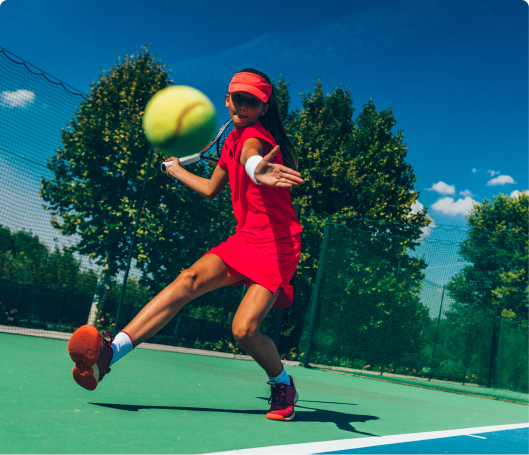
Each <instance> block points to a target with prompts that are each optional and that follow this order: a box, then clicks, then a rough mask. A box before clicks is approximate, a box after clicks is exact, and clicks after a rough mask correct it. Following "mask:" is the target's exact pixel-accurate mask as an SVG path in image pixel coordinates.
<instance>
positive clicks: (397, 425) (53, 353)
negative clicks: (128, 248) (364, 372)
mask: <svg viewBox="0 0 529 455" xmlns="http://www.w3.org/2000/svg"><path fill="white" fill-rule="evenodd" d="M66 345H67V342H66V341H65V340H56V339H45V338H39V337H31V336H24V335H14V334H4V333H0V346H1V348H0V368H1V370H2V373H3V374H2V387H1V391H0V422H1V424H0V441H1V443H0V451H1V453H212V452H223V451H237V452H239V453H250V450H251V452H253V453H527V427H528V426H529V425H528V421H529V418H528V407H527V406H526V405H522V404H516V403H510V402H505V401H497V400H490V399H485V398H478V397H473V396H468V395H461V394H455V393H448V392H442V391H437V390H430V389H424V388H419V387H411V386H406V385H400V384H394V383H389V382H385V381H378V380H373V379H364V378H359V377H353V376H348V375H343V374H335V373H330V372H324V371H318V370H310V369H304V368H299V367H292V366H291V367H287V368H288V372H289V374H291V375H292V376H293V378H294V380H295V381H296V386H297V388H298V390H299V394H300V401H299V403H298V406H297V407H296V419H295V421H293V422H277V421H270V420H267V419H266V418H265V413H266V410H267V409H268V404H267V399H268V396H269V388H268V386H267V385H266V376H265V375H264V374H263V372H262V371H261V369H260V368H259V366H258V365H257V364H256V363H255V362H252V361H245V360H235V359H226V358H217V357H209V356H201V355H189V354H180V353H174V352H163V351H153V350H147V349H137V350H135V351H134V352H133V353H131V354H130V355H129V356H127V357H126V358H125V359H123V360H121V361H120V362H119V363H117V364H116V365H114V368H113V369H112V373H110V374H109V375H108V376H106V377H105V379H104V380H103V381H102V382H101V384H100V385H99V386H98V388H97V389H96V390H95V391H94V392H88V391H86V390H84V389H82V388H80V387H79V386H78V385H77V384H76V383H75V382H74V381H73V379H72V378H71V368H72V366H73V363H72V362H71V360H70V359H69V357H68V353H67V349H66ZM500 426H501V427H500ZM448 430H450V431H451V432H449V431H448ZM440 432H444V433H440ZM418 434H421V435H418ZM469 435H472V436H469ZM485 438H486V439H485ZM277 446H279V447H277ZM524 448H525V451H521V450H523V449H524ZM237 452H236V453H237Z"/></svg>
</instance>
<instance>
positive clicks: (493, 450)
mask: <svg viewBox="0 0 529 455" xmlns="http://www.w3.org/2000/svg"><path fill="white" fill-rule="evenodd" d="M495 429H496V430H495ZM325 447H327V448H334V449H336V448H338V447H340V448H341V449H339V450H324V451H321V449H324V448H325ZM221 453H222V454H223V455H264V454H270V455H273V454H278V455H279V454H297V455H323V454H361V453H362V454H364V453H365V454H489V453H490V454H527V453H529V424H522V425H500V426H496V427H482V428H481V429H480V428H468V429H463V430H448V431H436V432H427V433H415V434H401V435H393V436H381V437H366V438H356V439H344V440H337V441H325V442H319V443H311V444H292V445H283V446H272V447H262V448H256V449H250V450H234V451H230V452H221ZM210 455H216V454H210ZM218 455H220V453H219V454H218Z"/></svg>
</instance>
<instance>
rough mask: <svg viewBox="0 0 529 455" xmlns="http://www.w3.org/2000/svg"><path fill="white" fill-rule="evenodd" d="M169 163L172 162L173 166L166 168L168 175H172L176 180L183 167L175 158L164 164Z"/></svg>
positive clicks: (168, 159)
mask: <svg viewBox="0 0 529 455" xmlns="http://www.w3.org/2000/svg"><path fill="white" fill-rule="evenodd" d="M168 161H172V164H171V165H170V166H167V167H166V172H165V173H166V174H167V175H170V176H171V177H174V178H176V174H177V172H178V170H179V169H182V166H180V160H179V159H178V158H176V157H174V156H172V157H171V158H167V159H166V160H165V161H164V163H167V162H168Z"/></svg>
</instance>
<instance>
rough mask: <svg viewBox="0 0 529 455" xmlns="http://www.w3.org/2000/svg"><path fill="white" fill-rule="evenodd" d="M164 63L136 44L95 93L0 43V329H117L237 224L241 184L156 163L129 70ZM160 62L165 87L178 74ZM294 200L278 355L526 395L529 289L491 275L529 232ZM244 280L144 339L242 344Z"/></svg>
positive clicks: (278, 317) (448, 386)
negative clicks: (212, 193)
mask: <svg viewBox="0 0 529 455" xmlns="http://www.w3.org/2000/svg"><path fill="white" fill-rule="evenodd" d="M147 56H148V54H147ZM142 58H143V60H142ZM141 65H144V66H143V67H141ZM154 66H155V63H153V60H151V57H150V56H148V57H141V55H138V56H136V58H135V59H132V57H131V58H130V59H127V60H126V62H125V64H124V65H122V66H121V67H120V68H119V71H122V72H123V73H122V74H121V73H120V74H121V75H120V77H121V80H123V81H125V82H124V83H123V86H122V87H121V89H120V90H119V91H109V92H104V93H105V95H104V96H100V95H99V94H98V93H99V92H96V91H94V90H92V92H91V94H90V96H88V95H85V94H81V93H79V92H77V91H75V90H73V89H71V88H70V87H68V86H66V85H65V84H62V83H60V82H59V81H56V80H55V79H53V78H51V77H50V76H48V75H46V74H45V73H43V72H42V71H40V70H37V69H35V68H34V67H32V66H30V65H28V64H27V63H25V62H23V61H22V60H20V59H18V58H16V57H14V56H13V55H12V54H9V53H8V52H7V51H4V50H3V49H1V48H0V69H1V72H0V74H1V76H0V193H1V194H2V203H1V204H0V331H3V332H8V333H18V334H28V335H37V336H53V337H58V338H67V337H68V336H69V334H70V333H72V332H73V331H74V330H75V329H76V328H78V327H79V326H81V325H83V324H86V323H89V324H94V325H96V326H97V327H98V328H99V329H100V330H103V329H106V330H109V331H110V332H114V333H116V332H117V330H119V329H122V328H123V327H124V326H125V325H126V324H127V323H128V322H129V321H130V320H131V319H132V318H134V316H135V315H136V314H138V312H139V311H140V310H141V309H142V308H143V307H144V306H145V304H146V303H148V302H149V301H150V299H152V298H153V297H154V296H155V295H156V294H157V293H158V292H160V291H161V290H162V289H163V288H164V287H165V286H167V285H168V284H169V283H171V282H172V281H173V280H174V279H175V278H176V277H177V276H178V274H179V273H180V272H181V271H182V270H184V269H186V268H188V267H189V266H190V265H191V264H193V263H194V262H195V261H196V260H197V259H199V258H200V257H201V256H202V255H203V254H204V253H205V252H206V251H208V250H209V249H210V248H212V247H213V246H216V245H218V244H219V243H221V242H222V241H224V240H225V239H226V238H227V237H228V236H229V235H230V234H231V233H232V232H233V231H234V227H235V220H234V217H233V213H232V206H231V195H230V192H229V188H227V189H226V190H225V191H223V192H222V193H221V194H220V195H219V196H218V197H217V198H216V199H215V200H214V201H207V200H206V199H204V198H203V197H202V196H200V195H198V194H196V193H195V192H193V191H192V190H189V189H188V188H186V187H185V186H184V185H182V184H180V183H178V182H177V181H175V180H174V179H172V178H168V177H167V176H166V175H165V174H163V173H161V172H160V170H159V165H160V163H161V162H162V161H163V159H164V158H166V157H164V156H161V155H160V154H159V153H158V152H157V151H156V150H155V149H153V148H152V147H151V146H150V145H149V144H148V142H147V141H146V138H145V135H144V133H143V130H142V127H141V115H142V109H143V108H144V106H145V104H146V103H147V101H148V98H149V97H150V96H151V95H152V94H151V93H150V92H149V90H146V89H145V88H144V89H143V90H144V92H142V93H144V95H142V96H143V98H142V97H139V98H137V99H136V98H134V103H131V102H130V100H131V99H133V98H131V96H132V94H134V93H135V90H138V86H137V84H138V83H139V82H138V80H136V79H135V73H134V71H140V70H141V71H144V72H147V71H148V70H149V68H151V67H154ZM138 68H139V69H138ZM158 69H160V68H159V67H158ZM116 71H118V70H116ZM113 74H114V76H115V73H113ZM106 77H107V76H103V77H102V78H101V79H100V81H99V85H100V86H104V85H105V81H106V79H105V78H106ZM152 77H153V78H154V79H152V81H150V82H149V84H152V87H153V90H156V89H159V88H162V87H163V86H164V84H169V83H172V81H170V80H168V79H167V78H166V74H164V73H163V71H158V72H156V73H155V74H154V76H152ZM156 78H158V79H156ZM143 79H147V80H148V77H144V78H143ZM127 81H128V82H127ZM148 81H149V80H148ZM149 87H150V85H149ZM98 96H99V98H98ZM88 124H89V125H92V126H93V128H92V129H90V128H88V129H84V126H86V125H88ZM212 169H213V168H212V164H211V163H208V162H199V163H196V164H193V165H191V166H190V167H189V170H190V171H191V172H193V173H195V174H197V175H201V176H204V177H208V176H209V175H210V173H211V172H212ZM46 208H47V210H45V209H46ZM296 209H297V211H298V217H300V219H301V222H302V225H303V229H304V232H303V234H302V254H301V258H300V263H299V266H298V269H297V271H296V274H295V276H294V279H293V282H292V284H293V286H294V289H295V291H294V304H293V305H292V306H291V307H289V308H286V309H279V310H272V311H271V312H270V314H269V315H268V316H267V318H266V319H265V321H264V323H263V327H262V329H263V331H264V332H265V333H267V334H269V335H270V336H271V337H272V338H273V340H274V342H275V343H276V345H277V347H278V350H279V352H280V354H281V357H282V359H283V360H285V361H291V362H294V363H295V364H299V365H301V366H307V367H318V368H324V369H333V370H336V371H339V372H342V373H346V374H355V375H361V376H365V377H377V378H382V379H386V380H391V381H398V382H402V383H408V384H413V385H420V386H425V387H435V388H440V389H444V390H450V391H459V392H465V393H470V394H475V395H483V396H489V397H495V398H503V399H510V400H514V401H523V402H526V401H527V364H528V362H527V292H523V293H520V292H518V293H516V292H514V291H512V289H511V288H509V287H507V288H504V287H502V286H500V285H499V284H498V282H494V280H493V281H490V280H489V281H487V277H488V276H489V275H490V276H496V275H498V274H499V273H500V272H501V273H510V272H511V271H512V270H518V271H520V270H522V269H523V267H526V261H527V238H526V237H525V239H524V240H523V242H525V243H523V242H522V244H523V245H524V246H522V247H521V250H523V251H522V254H521V255H520V254H519V255H518V256H519V257H522V258H525V259H524V260H525V262H523V261H522V262H521V263H518V262H517V263H512V260H511V259H509V255H508V254H506V250H505V249H506V248H507V247H508V246H509V245H511V244H515V245H520V242H518V243H516V242H514V243H513V242H510V243H509V241H507V240H506V241H505V242H504V245H503V244H494V245H495V247H494V248H493V247H491V249H490V250H487V251H485V253H484V254H483V257H482V258H480V259H479V261H478V263H476V264H470V263H468V262H465V261H464V260H463V257H462V256H461V255H460V250H461V248H462V247H463V246H464V244H465V241H466V239H467V232H466V231H465V230H461V229H446V228H444V227H440V226H438V227H433V228H423V229H422V230H421V228H420V227H417V226H411V225H404V224H397V223H383V222H378V221H373V220H366V219H353V218H351V219H345V218H344V219H340V218H339V217H336V216H328V215H321V214H320V215H318V214H315V213H313V212H311V211H310V210H305V211H300V209H299V206H297V207H296ZM63 223H68V224H69V226H70V227H69V228H68V229H63V230H62V231H61V230H60V229H58V227H60V225H61V224H63ZM79 232H81V233H82V235H81V234H79ZM488 235H489V233H484V234H483V236H484V237H483V239H482V240H483V244H485V245H486V244H487V239H488V237H487V236H488ZM511 240H512V239H511ZM500 243H501V242H500ZM509 261H511V262H509ZM524 264H525V265H524ZM465 267H471V268H472V267H474V268H473V269H472V270H470V271H468V270H467V272H468V273H467V275H465V277H466V278H465V279H463V278H462V275H461V273H462V272H463V271H465V270H466V269H465ZM468 277H470V278H468ZM524 279H525V287H526V288H527V276H526V274H525V278H524ZM465 280H466V281H465ZM469 282H471V283H474V284H473V287H471V288H468V286H467V284H468V283H469ZM465 283H466V284H465ZM483 283H485V284H486V283H488V284H487V285H486V286H485V285H484V284H483ZM500 284H501V283H500ZM465 286H467V287H465ZM480 286H481V287H480ZM244 291H245V288H244V287H241V286H239V287H227V288H224V289H220V290H218V291H215V292H212V293H209V294H206V295H204V296H202V297H200V298H198V299H196V300H195V301H194V302H192V303H191V304H189V305H187V306H185V307H184V309H183V310H182V311H181V312H180V313H179V314H178V315H177V316H176V317H175V318H173V320H171V321H170V322H169V323H168V324H167V325H166V326H165V327H164V328H163V329H162V330H161V331H160V332H159V333H157V334H156V335H155V336H154V337H153V338H151V339H150V340H149V342H151V343H158V344H165V345H170V346H181V347H184V348H199V349H208V350H214V351H223V352H227V353H231V354H235V355H236V354H244V352H243V351H242V350H241V349H240V348H239V347H238V346H237V344H236V343H235V341H234V338H233V335H232V332H231V321H232V319H233V316H234V314H235V312H236V310H237V307H238V305H239V303H240V301H241V298H242V297H243V295H244ZM502 292H503V293H504V294H502ZM513 299H514V300H515V301H514V300H513ZM502 302H503V303H502ZM512 308H518V310H517V312H516V313H513V312H512V311H511V312H509V311H510V310H508V309H512Z"/></svg>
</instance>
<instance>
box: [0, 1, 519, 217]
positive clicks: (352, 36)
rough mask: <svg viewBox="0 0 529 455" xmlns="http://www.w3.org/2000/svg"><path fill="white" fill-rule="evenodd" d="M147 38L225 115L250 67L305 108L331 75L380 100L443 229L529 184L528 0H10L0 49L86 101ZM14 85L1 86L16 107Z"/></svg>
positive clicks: (0, 24) (179, 79)
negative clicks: (305, 97)
mask: <svg viewBox="0 0 529 455" xmlns="http://www.w3.org/2000/svg"><path fill="white" fill-rule="evenodd" d="M148 43H153V46H152V48H151V49H152V52H154V53H156V54H158V55H159V56H160V57H161V59H162V60H163V61H164V62H165V63H167V64H168V67H169V68H170V69H172V70H173V72H174V80H175V83H177V84H186V85H192V86H195V87H197V88H198V89H200V90H202V91H204V92H205V93H206V94H207V95H208V96H209V97H210V98H211V100H212V101H213V102H214V103H215V105H216V106H217V109H218V111H219V117H220V118H223V117H224V116H225V115H224V112H223V111H224V109H225V108H224V107H223V103H222V100H223V97H224V93H225V91H226V87H227V84H228V82H229V80H230V78H231V76H232V74H233V73H234V72H235V71H237V70H239V69H241V68H244V67H248V66H253V67H256V68H258V69H260V70H262V71H264V72H266V73H267V74H269V75H270V77H272V78H273V79H275V80H277V79H279V76H280V74H283V75H284V77H285V79H286V80H287V81H289V82H290V91H291V95H292V107H294V108H295V107H298V106H299V105H300V100H301V96H300V95H299V94H300V93H301V92H303V93H306V92H307V91H309V90H311V89H313V87H314V84H315V83H316V80H317V78H318V77H321V79H322V83H323V87H324V89H325V90H326V91H327V92H330V91H332V90H333V89H334V88H335V87H337V86H339V85H340V84H342V85H343V86H344V87H348V88H349V89H350V90H351V93H352V98H353V102H354V107H355V109H356V114H358V113H359V112H360V111H361V109H362V105H363V104H365V103H366V102H368V101H369V99H370V98H372V99H373V100H374V102H375V104H376V106H377V108H378V109H379V110H383V109H387V108H389V107H392V108H393V111H394V115H395V118H396V120H397V125H396V128H395V129H397V128H401V129H403V130H404V138H405V141H406V143H407V145H408V147H409V154H408V161H409V162H410V163H411V164H412V166H413V167H414V169H415V173H416V176H417V178H418V181H417V183H416V185H417V190H418V191H420V198H419V201H420V203H421V204H422V205H424V206H426V207H427V208H428V213H429V214H430V216H431V217H432V218H433V219H434V220H435V223H436V224H444V225H457V226H464V225H465V214H466V213H467V211H468V210H469V209H470V207H471V206H472V203H473V202H480V201H481V200H483V199H484V198H488V199H491V198H492V197H493V196H494V195H496V194H498V193H500V192H501V193H504V194H509V195H510V194H512V193H513V191H524V190H527V189H528V188H529V184H528V4H527V3H526V2H525V1H524V0H506V1H491V0H484V1H475V0H469V1H464V2H462V1H460V0H458V1H453V0H443V1H435V0H422V1H418V0H405V1H400V0H395V1H386V0H372V1H351V0H349V1H341V0H340V1H335V2H332V3H330V4H327V6H324V4H323V2H310V1H297V0H296V1H286V2H285V1H276V0H274V1H269V2H257V3H253V2H252V3H250V2H248V3H247V4H245V3H237V4H232V3H226V2H213V1H193V2H186V3H184V2H169V1H165V2H163V1H160V0H150V1H148V2H147V1H136V0H128V1H126V2H125V1H123V0H114V1H112V2H99V1H91V2H88V1H85V0H80V1H76V2H66V1H58V0H49V1H46V2H43V1H37V0H6V1H4V2H3V3H1V5H0V46H2V47H4V48H5V49H7V50H8V51H11V52H13V53H14V54H16V55H17V56H19V57H21V58H23V59H24V60H26V61H28V62H30V63H32V64H33V65H35V66H36V67H38V68H40V69H42V70H44V71H46V72H47V73H49V74H51V75H53V76H55V77H57V78H58V79H60V80H62V81H64V82H66V83H67V84H69V85H71V86H73V87H75V88H77V89H79V90H80V91H82V92H87V91H88V90H89V88H90V84H91V83H92V81H93V80H95V79H97V78H98V77H99V75H100V74H101V72H102V70H103V69H108V68H110V67H111V66H112V65H114V64H115V63H116V62H117V57H118V56H123V55H125V54H132V53H134V52H136V51H139V50H140V47H141V46H142V45H143V44H148ZM23 89H25V87H19V88H18V89H17V90H23ZM10 90H11V91H13V90H14V87H11V88H10V89H9V90H7V89H2V88H1V87H0V92H2V93H0V96H2V100H0V101H1V103H0V104H2V106H3V107H4V108H9V107H10V106H9V91H10ZM13 108H15V107H13ZM19 108H21V107H20V106H19Z"/></svg>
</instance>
